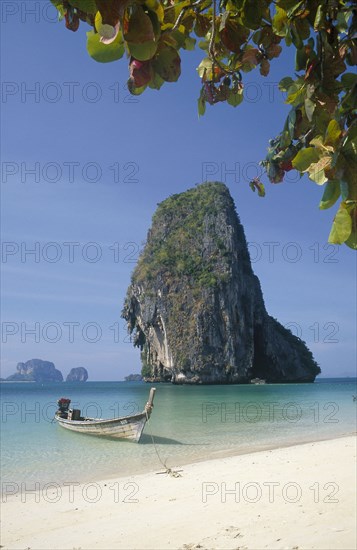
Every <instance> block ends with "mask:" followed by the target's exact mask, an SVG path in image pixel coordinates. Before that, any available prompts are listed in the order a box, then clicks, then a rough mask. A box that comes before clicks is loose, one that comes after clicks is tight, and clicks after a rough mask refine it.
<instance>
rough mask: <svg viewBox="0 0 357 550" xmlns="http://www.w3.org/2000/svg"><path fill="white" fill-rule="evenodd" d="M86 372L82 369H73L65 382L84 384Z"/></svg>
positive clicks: (86, 376)
mask: <svg viewBox="0 0 357 550" xmlns="http://www.w3.org/2000/svg"><path fill="white" fill-rule="evenodd" d="M87 380H88V372H87V369H85V368H84V367H75V368H73V369H71V371H70V372H69V374H67V378H66V382H86V381H87Z"/></svg>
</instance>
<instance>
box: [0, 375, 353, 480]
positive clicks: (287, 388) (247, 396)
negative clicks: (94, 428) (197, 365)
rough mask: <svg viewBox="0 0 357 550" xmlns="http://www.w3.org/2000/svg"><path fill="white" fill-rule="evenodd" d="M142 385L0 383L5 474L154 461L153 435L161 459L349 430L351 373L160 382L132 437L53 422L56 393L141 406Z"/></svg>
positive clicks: (110, 412) (121, 467) (121, 411)
mask: <svg viewBox="0 0 357 550" xmlns="http://www.w3.org/2000/svg"><path fill="white" fill-rule="evenodd" d="M149 389H150V385H148V384H144V383H127V382H86V383H85V384H71V383H63V384H44V385H42V384H36V383H2V384H0V390H1V409H2V410H1V463H2V480H3V482H13V483H21V482H26V484H28V486H29V487H30V484H31V483H34V482H39V483H41V484H44V483H49V482H54V483H63V482H69V481H70V482H74V481H76V482H77V481H78V482H85V481H90V480H95V479H101V478H106V477H108V478H110V477H115V476H118V475H124V474H131V473H138V472H144V471H149V470H154V471H160V470H162V466H161V464H160V462H159V460H158V457H157V454H156V452H155V448H154V445H153V444H152V439H151V435H150V434H152V435H153V436H154V440H155V442H156V448H157V450H158V452H159V454H160V456H161V457H162V459H163V460H164V461H166V464H167V466H168V467H175V466H178V465H182V464H184V463H188V462H192V461H196V460H200V459H207V458H214V457H219V456H223V455H227V454H235V453H243V452H249V451H256V450H261V449H264V448H273V447H278V446H281V445H289V444H294V443H299V442H305V441H311V440H317V439H324V438H330V437H334V436H340V435H343V434H350V433H353V432H355V431H356V410H357V402H356V401H353V398H352V395H356V393H357V390H356V379H354V378H353V379H352V378H349V379H337V378H336V379H320V380H319V381H317V382H315V384H288V385H285V384H276V385H268V384H267V385H262V386H257V385H238V386H172V385H171V384H158V385H157V392H156V396H155V403H154V405H155V407H154V412H153V415H152V417H151V420H150V422H149V423H148V424H147V425H146V428H145V431H144V435H143V437H142V440H141V442H140V443H139V444H135V443H130V442H125V441H118V440H110V439H101V438H98V437H93V436H85V435H81V434H75V433H71V432H69V431H67V430H64V429H63V428H60V427H59V426H58V425H57V424H56V423H55V422H54V423H52V422H51V421H52V419H53V415H54V412H55V410H56V401H57V399H58V398H59V397H69V398H71V399H72V406H73V407H74V408H79V409H81V410H82V413H83V414H86V415H88V416H98V417H103V418H113V417H115V416H123V415H127V414H131V413H133V412H136V411H138V410H142V409H143V407H144V404H145V402H146V401H147V397H148V393H149Z"/></svg>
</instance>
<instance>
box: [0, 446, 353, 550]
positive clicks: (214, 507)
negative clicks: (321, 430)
mask: <svg viewBox="0 0 357 550" xmlns="http://www.w3.org/2000/svg"><path fill="white" fill-rule="evenodd" d="M355 460H356V436H355V435H347V436H340V437H337V438H334V439H324V440H318V441H316V440H315V441H314V442H308V443H301V444H298V445H288V446H283V447H278V448H274V449H264V450H256V451H253V452H250V453H248V454H238V455H237V454H235V455H233V456H225V457H219V458H210V459H208V460H205V461H202V460H201V461H197V462H191V463H189V464H186V465H182V467H181V466H180V465H177V466H176V465H175V466H171V465H170V467H171V468H172V470H173V471H177V470H180V471H179V472H178V474H180V476H178V477H173V476H170V475H168V474H166V473H162V472H163V469H162V470H161V471H157V470H160V468H156V469H155V470H156V471H151V472H146V473H141V474H136V475H124V476H116V477H112V478H109V479H108V478H107V479H102V480H98V481H90V482H88V483H79V482H78V483H77V482H76V481H74V480H72V481H69V482H67V484H64V485H62V486H61V487H59V486H57V485H56V483H55V482H53V483H52V485H51V484H48V486H47V488H46V491H44V490H43V489H42V490H40V491H37V492H30V493H27V492H26V491H24V492H21V490H20V491H18V492H17V493H16V494H13V495H12V496H10V494H8V495H5V500H6V502H4V497H3V504H2V521H3V526H2V541H1V544H2V545H3V547H4V548H5V549H9V550H10V549H11V550H14V549H15V548H16V549H19V548H23V547H26V548H36V550H42V549H47V548H51V550H52V549H53V550H56V549H58V550H64V549H68V550H72V549H73V548H81V550H89V549H102V550H104V549H105V550H111V549H113V550H114V549H123V550H124V549H135V550H144V549H152V548H155V549H163V550H164V549H165V550H166V549H168V548H173V549H186V550H188V549H191V548H192V549H193V548H207V549H216V548H217V549H227V550H228V549H237V548H240V549H242V550H243V549H244V550H248V549H252V550H253V549H254V550H256V549H257V548H259V549H260V548H269V549H280V548H281V549H283V548H296V549H297V548H298V549H299V550H300V549H309V550H310V549H321V550H328V549H331V550H332V549H333V550H336V549H341V550H342V549H344V550H349V549H351V550H352V548H355V547H356V535H355V527H356V525H355V522H356V520H355V517H356V502H355V491H356V470H355ZM160 474H161V475H160ZM8 489H11V488H10V487H8ZM12 489H14V487H13V488H12ZM10 492H11V491H10ZM8 493H9V491H8ZM253 524H254V525H253Z"/></svg>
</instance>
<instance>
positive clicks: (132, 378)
mask: <svg viewBox="0 0 357 550" xmlns="http://www.w3.org/2000/svg"><path fill="white" fill-rule="evenodd" d="M142 379H143V377H142V375H141V374H129V375H128V376H125V377H124V380H125V382H141V381H142Z"/></svg>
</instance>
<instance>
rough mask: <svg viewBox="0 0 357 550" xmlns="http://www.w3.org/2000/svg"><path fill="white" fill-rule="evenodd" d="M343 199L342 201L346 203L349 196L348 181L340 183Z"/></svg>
mask: <svg viewBox="0 0 357 550" xmlns="http://www.w3.org/2000/svg"><path fill="white" fill-rule="evenodd" d="M340 189H341V197H342V200H344V201H346V200H347V199H348V196H349V188H348V183H347V181H343V180H342V181H340Z"/></svg>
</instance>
